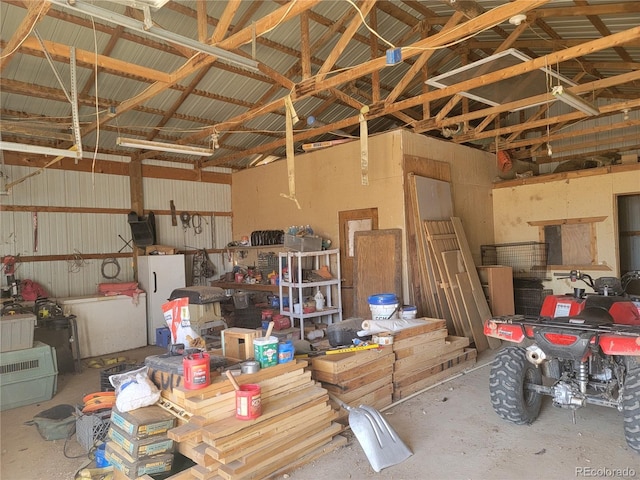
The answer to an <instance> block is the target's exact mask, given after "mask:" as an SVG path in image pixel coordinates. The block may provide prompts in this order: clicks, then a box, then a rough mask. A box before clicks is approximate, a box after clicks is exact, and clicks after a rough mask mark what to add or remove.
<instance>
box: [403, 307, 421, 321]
mask: <svg viewBox="0 0 640 480" xmlns="http://www.w3.org/2000/svg"><path fill="white" fill-rule="evenodd" d="M417 315H418V307H416V306H415V305H403V306H402V311H401V313H400V318H402V319H403V320H413V319H414V318H416V316H417Z"/></svg>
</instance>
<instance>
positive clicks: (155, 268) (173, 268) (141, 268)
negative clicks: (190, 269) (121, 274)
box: [138, 255, 186, 345]
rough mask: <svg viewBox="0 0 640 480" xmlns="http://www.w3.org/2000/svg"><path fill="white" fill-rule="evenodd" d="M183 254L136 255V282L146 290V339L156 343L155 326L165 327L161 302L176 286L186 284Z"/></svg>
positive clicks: (164, 301) (151, 343) (153, 343)
mask: <svg viewBox="0 0 640 480" xmlns="http://www.w3.org/2000/svg"><path fill="white" fill-rule="evenodd" d="M185 278H186V275H185V263H184V255H144V256H140V257H138V283H139V284H140V288H141V289H143V290H144V291H145V292H147V341H148V342H149V345H155V344H156V328H160V327H166V326H167V324H166V323H165V321H164V314H163V312H162V304H163V303H166V302H167V300H169V297H170V296H171V292H173V291H174V290H175V289H176V288H184V287H185V286H186V280H185Z"/></svg>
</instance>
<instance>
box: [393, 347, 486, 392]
mask: <svg viewBox="0 0 640 480" xmlns="http://www.w3.org/2000/svg"><path fill="white" fill-rule="evenodd" d="M475 363H476V359H475V357H474V358H470V359H468V360H466V361H463V362H461V363H458V364H457V365H454V366H453V367H451V368H447V369H446V370H443V371H441V372H440V373H436V374H434V375H431V376H429V377H426V378H424V379H422V380H420V381H417V382H415V383H412V384H411V385H409V386H407V387H403V388H396V389H394V391H393V401H394V402H397V401H398V400H402V399H403V398H406V397H408V396H409V395H412V394H414V393H416V392H419V391H421V390H423V389H425V388H428V387H431V386H433V385H435V384H437V383H439V382H442V381H444V380H446V379H448V378H451V377H453V376H454V375H456V374H458V373H460V372H462V371H464V370H466V369H467V368H470V367H472V366H473V365H475Z"/></svg>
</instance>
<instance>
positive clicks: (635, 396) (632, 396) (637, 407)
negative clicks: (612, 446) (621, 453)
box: [622, 370, 640, 452]
mask: <svg viewBox="0 0 640 480" xmlns="http://www.w3.org/2000/svg"><path fill="white" fill-rule="evenodd" d="M622 415H623V417H624V437H625V438H626V439H627V445H629V446H630V447H631V448H632V449H634V450H635V451H637V452H640V370H633V371H631V372H629V373H627V377H626V378H625V380H624V394H623V395H622Z"/></svg>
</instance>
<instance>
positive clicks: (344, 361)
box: [311, 348, 393, 373]
mask: <svg viewBox="0 0 640 480" xmlns="http://www.w3.org/2000/svg"><path fill="white" fill-rule="evenodd" d="M385 355H393V350H392V349H390V348H377V349H371V350H361V351H357V352H346V353H337V354H334V355H323V356H321V357H315V358H312V359H311V365H312V369H313V370H314V371H319V372H328V373H342V372H345V371H347V370H351V369H353V368H357V367H359V366H361V365H363V364H365V363H369V362H373V361H374V360H378V359H380V358H382V357H384V356H385Z"/></svg>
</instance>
